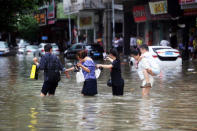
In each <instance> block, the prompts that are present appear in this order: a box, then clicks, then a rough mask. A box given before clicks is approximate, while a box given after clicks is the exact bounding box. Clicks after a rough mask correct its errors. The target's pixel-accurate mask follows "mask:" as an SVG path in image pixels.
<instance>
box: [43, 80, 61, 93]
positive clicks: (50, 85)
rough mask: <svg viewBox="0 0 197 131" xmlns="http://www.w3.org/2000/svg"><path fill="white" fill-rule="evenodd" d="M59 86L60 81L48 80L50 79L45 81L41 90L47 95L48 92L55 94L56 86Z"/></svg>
mask: <svg viewBox="0 0 197 131" xmlns="http://www.w3.org/2000/svg"><path fill="white" fill-rule="evenodd" d="M57 86H58V82H48V81H45V82H44V83H43V86H42V90H41V92H42V93H43V94H44V95H47V93H48V94H50V95H55V90H56V87H57Z"/></svg>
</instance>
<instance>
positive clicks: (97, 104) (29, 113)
mask: <svg viewBox="0 0 197 131" xmlns="http://www.w3.org/2000/svg"><path fill="white" fill-rule="evenodd" d="M65 63H72V62H69V61H65ZM0 65H1V66H0V130H2V131H28V130H30V131H94V130H99V131H100V130H102V131H130V130H132V131H141V130H148V131H153V130H155V131H158V130H159V131H167V130H169V131H195V130H196V131H197V62H192V61H190V62H185V63H184V64H183V68H182V69H181V68H178V67H177V68H171V69H167V68H164V69H163V72H162V73H161V75H160V76H159V77H158V78H156V79H155V83H154V87H153V88H152V89H151V94H150V96H149V97H146V98H143V97H142V95H141V89H140V88H139V87H140V80H139V78H138V75H137V73H136V72H135V71H132V70H131V69H130V67H129V66H128V64H122V72H123V77H124V79H125V91H124V92H125V94H124V96H123V97H115V96H112V91H111V88H110V87H107V86H106V82H107V80H108V79H109V71H107V70H104V71H103V73H102V75H101V77H100V78H99V80H98V92H99V94H98V95H97V96H96V97H83V96H81V94H80V90H81V88H82V84H77V83H76V82H75V75H74V73H72V74H71V75H73V76H72V78H71V79H66V77H65V75H64V74H63V75H62V80H61V82H60V83H59V86H58V88H57V90H56V95H55V96H54V97H48V96H47V97H40V90H41V87H42V83H43V73H40V74H39V80H30V79H29V75H30V69H31V65H32V57H24V56H10V57H0ZM66 67H68V64H67V65H66Z"/></svg>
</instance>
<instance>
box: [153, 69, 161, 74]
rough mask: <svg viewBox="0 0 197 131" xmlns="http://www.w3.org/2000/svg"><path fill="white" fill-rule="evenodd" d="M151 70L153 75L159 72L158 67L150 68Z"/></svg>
mask: <svg viewBox="0 0 197 131" xmlns="http://www.w3.org/2000/svg"><path fill="white" fill-rule="evenodd" d="M152 72H153V73H154V74H155V75H159V74H160V70H159V69H155V68H152Z"/></svg>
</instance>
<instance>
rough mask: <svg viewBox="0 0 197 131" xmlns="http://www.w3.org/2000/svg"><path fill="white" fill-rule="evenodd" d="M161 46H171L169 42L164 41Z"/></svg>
mask: <svg viewBox="0 0 197 131" xmlns="http://www.w3.org/2000/svg"><path fill="white" fill-rule="evenodd" d="M160 45H161V46H169V45H170V42H169V41H167V40H162V41H161V42H160Z"/></svg>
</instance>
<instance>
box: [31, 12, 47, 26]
mask: <svg viewBox="0 0 197 131" xmlns="http://www.w3.org/2000/svg"><path fill="white" fill-rule="evenodd" d="M34 18H35V19H36V20H37V22H38V24H39V25H40V26H43V25H46V24H47V20H46V10H45V9H43V10H39V11H37V12H36V13H34Z"/></svg>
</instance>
